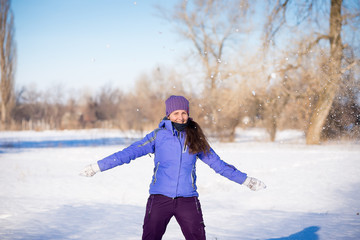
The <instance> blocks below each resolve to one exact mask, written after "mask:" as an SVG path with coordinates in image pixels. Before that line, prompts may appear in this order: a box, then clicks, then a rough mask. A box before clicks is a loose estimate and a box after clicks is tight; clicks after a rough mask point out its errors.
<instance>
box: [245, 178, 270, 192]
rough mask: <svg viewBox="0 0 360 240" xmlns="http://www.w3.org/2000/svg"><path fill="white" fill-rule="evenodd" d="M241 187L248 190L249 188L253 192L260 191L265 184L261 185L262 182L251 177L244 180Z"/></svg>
mask: <svg viewBox="0 0 360 240" xmlns="http://www.w3.org/2000/svg"><path fill="white" fill-rule="evenodd" d="M243 185H245V186H247V187H248V188H250V189H251V190H253V191H258V190H261V189H264V188H266V185H265V183H263V182H262V181H260V180H258V179H256V178H253V177H247V178H246V179H245V182H244V183H243Z"/></svg>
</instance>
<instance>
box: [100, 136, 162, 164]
mask: <svg viewBox="0 0 360 240" xmlns="http://www.w3.org/2000/svg"><path fill="white" fill-rule="evenodd" d="M156 133H157V130H155V131H153V132H151V133H149V134H147V135H146V136H145V137H144V138H143V139H141V140H139V141H136V142H134V143H133V144H131V145H130V146H128V147H126V148H124V149H123V150H121V151H119V152H116V153H114V154H111V155H110V156H107V157H106V158H104V159H102V160H99V161H98V162H97V163H98V165H99V168H100V170H101V171H105V170H108V169H110V168H113V167H116V166H119V165H122V164H124V163H129V162H130V161H131V160H134V159H136V158H138V157H141V156H144V155H146V154H149V153H154V151H155V139H156Z"/></svg>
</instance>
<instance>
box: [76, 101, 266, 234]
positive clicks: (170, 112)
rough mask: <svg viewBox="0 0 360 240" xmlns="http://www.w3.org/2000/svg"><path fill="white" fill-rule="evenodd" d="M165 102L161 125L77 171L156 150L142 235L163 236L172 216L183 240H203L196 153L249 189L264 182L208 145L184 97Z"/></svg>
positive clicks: (88, 170) (91, 170)
mask: <svg viewBox="0 0 360 240" xmlns="http://www.w3.org/2000/svg"><path fill="white" fill-rule="evenodd" d="M165 105H166V117H165V118H164V119H163V120H162V121H161V122H160V124H159V128H157V129H155V130H154V131H153V132H151V133H149V134H148V135H146V136H145V137H144V138H143V139H142V140H140V141H137V142H135V143H133V144H131V145H130V146H129V147H127V148H125V149H123V150H122V151H119V152H116V153H114V154H112V155H110V156H108V157H106V158H104V159H102V160H100V161H98V162H97V163H95V164H91V165H89V166H87V167H86V168H85V169H84V170H83V171H82V173H81V174H82V175H84V176H87V177H91V176H93V175H94V174H95V173H97V172H100V171H101V172H102V171H105V170H108V169H110V168H113V167H116V166H119V165H122V164H124V163H129V162H130V161H131V160H134V159H136V158H138V157H141V156H144V155H146V154H149V153H154V154H155V157H154V164H155V168H154V174H153V177H152V181H151V184H150V191H149V192H150V196H149V198H148V202H147V205H146V212H145V218H144V224H143V235H142V239H143V240H145V239H146V240H150V239H151V240H155V239H156V240H158V239H161V238H162V236H163V235H164V233H165V230H166V226H167V224H168V223H169V221H170V219H171V218H172V217H173V216H175V218H176V220H177V222H178V223H179V225H180V227H181V231H182V233H183V234H184V236H185V238H186V239H187V240H190V239H201V240H203V239H205V225H204V220H203V216H202V211H201V207H200V202H199V199H198V196H199V194H198V192H197V190H196V189H197V187H196V167H195V165H196V160H197V158H199V159H201V160H202V161H203V162H205V163H206V164H208V165H209V166H210V167H211V168H212V169H214V170H215V172H217V173H219V174H221V175H222V176H224V177H226V178H228V179H230V180H232V181H234V182H237V183H239V184H243V185H245V186H247V187H249V188H250V189H251V190H254V191H256V190H260V189H263V188H265V187H266V186H265V184H264V183H263V182H261V181H259V180H257V179H256V178H252V177H248V176H247V175H246V174H245V173H242V172H240V171H239V170H237V169H236V168H235V167H234V166H232V165H230V164H227V163H226V162H224V161H223V160H221V159H220V157H219V156H218V155H217V154H216V153H215V152H214V150H213V149H212V148H211V147H210V145H209V143H208V142H207V140H206V137H205V135H204V133H203V131H202V130H201V128H200V126H199V125H198V124H197V123H196V122H195V121H193V120H192V119H191V118H189V102H188V100H187V99H186V98H185V97H183V96H170V97H169V98H168V99H167V100H166V101H165Z"/></svg>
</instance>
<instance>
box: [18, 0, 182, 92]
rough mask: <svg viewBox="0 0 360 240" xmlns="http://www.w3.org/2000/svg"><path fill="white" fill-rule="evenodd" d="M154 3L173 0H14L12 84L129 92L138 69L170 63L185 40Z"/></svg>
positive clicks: (141, 70)
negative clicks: (13, 70)
mask: <svg viewBox="0 0 360 240" xmlns="http://www.w3.org/2000/svg"><path fill="white" fill-rule="evenodd" d="M155 3H157V4H161V5H164V4H166V5H165V6H167V7H171V4H173V3H175V1H167V0H157V1H156V0H140V1H128V0H31V1H29V0H12V2H11V8H12V10H13V13H14V17H15V41H16V45H17V71H16V80H15V81H16V88H17V89H18V88H20V87H22V86H31V85H35V86H36V88H37V89H40V90H46V89H50V88H51V87H54V86H58V85H60V86H63V87H64V88H75V89H82V88H90V89H96V88H98V87H101V86H104V85H106V84H112V86H116V87H119V88H121V89H123V90H125V91H128V90H131V89H132V87H133V86H134V85H133V84H134V81H135V80H136V78H137V77H139V76H140V75H141V74H142V73H149V72H150V71H151V70H152V69H154V68H155V67H157V66H159V65H166V66H168V65H172V64H174V62H176V60H178V59H179V57H180V56H181V55H183V51H184V48H185V47H184V46H185V44H186V43H185V42H184V41H183V40H182V39H181V38H180V37H179V36H178V35H177V34H176V33H175V32H174V31H173V30H172V26H171V25H170V24H169V23H168V22H166V21H165V20H163V19H161V18H159V17H158V16H156V13H157V10H156V9H155V8H154V4H155ZM169 5H170V6H169Z"/></svg>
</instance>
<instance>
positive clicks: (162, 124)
mask: <svg viewBox="0 0 360 240" xmlns="http://www.w3.org/2000/svg"><path fill="white" fill-rule="evenodd" d="M159 128H165V129H166V130H169V131H171V132H172V134H173V135H174V134H175V131H176V129H174V127H173V125H172V123H171V121H170V120H168V119H166V118H164V119H163V120H162V121H161V122H160V123H159Z"/></svg>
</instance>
